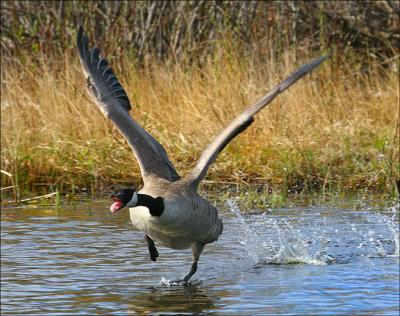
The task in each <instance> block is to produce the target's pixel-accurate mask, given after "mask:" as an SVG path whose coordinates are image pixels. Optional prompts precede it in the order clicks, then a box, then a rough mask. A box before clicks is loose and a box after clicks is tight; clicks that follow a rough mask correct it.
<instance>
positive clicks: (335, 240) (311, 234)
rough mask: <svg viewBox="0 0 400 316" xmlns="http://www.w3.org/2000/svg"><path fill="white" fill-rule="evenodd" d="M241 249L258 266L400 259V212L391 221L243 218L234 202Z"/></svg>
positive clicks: (355, 215)
mask: <svg viewBox="0 0 400 316" xmlns="http://www.w3.org/2000/svg"><path fill="white" fill-rule="evenodd" d="M226 204H227V206H228V208H229V210H230V211H231V213H232V214H234V216H235V223H236V224H235V227H236V228H235V229H238V232H237V234H236V236H237V238H238V240H237V241H238V243H240V244H241V245H243V248H244V250H245V252H246V253H247V255H248V256H250V257H251V258H252V259H253V260H254V261H255V262H257V263H269V264H290V263H307V264H313V265H324V264H331V263H348V262H351V261H354V260H356V259H359V258H361V257H364V258H376V257H380V258H382V257H398V256H399V228H398V222H397V224H396V218H397V216H398V212H399V210H398V207H393V208H392V209H391V216H387V215H384V214H381V213H377V212H372V211H370V210H367V211H355V212H351V211H350V212H349V211H343V210H340V209H337V208H336V209H334V210H333V211H332V209H328V208H325V209H323V208H310V209H307V210H306V211H303V213H301V212H300V214H296V215H294V216H293V214H291V216H287V215H288V214H282V215H280V216H277V215H272V214H271V212H269V213H264V214H260V215H243V214H242V212H241V211H240V208H239V206H238V205H237V202H236V200H235V199H234V198H232V199H229V200H227V201H226Z"/></svg>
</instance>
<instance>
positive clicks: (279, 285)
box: [1, 200, 399, 315]
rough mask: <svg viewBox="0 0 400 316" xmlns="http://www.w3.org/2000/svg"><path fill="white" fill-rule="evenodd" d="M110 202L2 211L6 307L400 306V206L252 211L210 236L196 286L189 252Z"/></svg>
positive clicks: (318, 309) (231, 216) (162, 310)
mask: <svg viewBox="0 0 400 316" xmlns="http://www.w3.org/2000/svg"><path fill="white" fill-rule="evenodd" d="M107 206H108V203H106V204H102V203H97V204H90V205H82V206H79V207H77V208H75V209H74V208H62V209H40V210H39V209H8V210H4V209H3V210H2V213H1V216H2V230H1V237H2V246H1V266H2V270H1V281H2V284H1V303H2V314H13V315H15V314H23V313H26V314H42V315H43V314H51V315H55V314H71V313H72V314H84V315H87V314H123V315H126V314H128V315H136V314H137V315H143V314H168V315H173V314H180V315H182V314H190V315H191V314H196V315H201V314H208V313H218V314H224V315H238V314H242V315H244V314H247V315H265V314H287V313H290V314H328V315H331V314H349V313H350V314H351V313H353V314H354V313H364V314H388V315H391V314H397V313H398V311H399V303H398V294H399V284H398V278H399V269H398V265H399V241H398V237H399V228H398V207H391V208H387V209H385V210H380V211H378V210H374V209H371V208H364V209H359V210H354V209H352V208H341V209H340V208H332V207H308V208H306V207H297V208H288V209H276V210H270V211H269V212H267V213H266V214H253V215H246V216H244V215H242V213H241V212H240V209H239V207H238V206H237V205H236V202H235V201H234V200H229V201H228V202H227V204H226V210H225V211H224V212H223V218H224V233H223V235H222V236H221V238H220V240H218V242H217V243H214V244H211V245H207V246H206V249H205V252H204V254H203V255H202V257H201V258H200V264H199V270H198V272H197V274H196V275H195V276H194V277H193V282H192V284H191V285H190V286H187V287H168V286H166V285H164V284H163V283H162V282H161V281H162V280H170V279H176V278H179V277H182V276H183V275H185V274H186V272H187V270H188V269H189V268H190V260H191V255H190V250H187V251H173V250H170V249H166V248H162V247H159V252H160V258H159V260H158V261H157V263H153V262H151V261H150V260H149V258H148V253H147V247H146V246H145V243H144V239H143V233H141V232H138V231H135V230H134V229H133V228H132V226H131V224H130V222H129V215H128V214H127V212H126V213H118V214H117V215H111V214H109V212H108V211H107V209H108V208H107Z"/></svg>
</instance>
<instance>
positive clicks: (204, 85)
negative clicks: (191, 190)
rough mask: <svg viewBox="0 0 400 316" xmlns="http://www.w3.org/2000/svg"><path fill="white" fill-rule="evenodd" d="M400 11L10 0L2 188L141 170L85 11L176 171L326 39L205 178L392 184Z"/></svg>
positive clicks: (387, 187)
mask: <svg viewBox="0 0 400 316" xmlns="http://www.w3.org/2000/svg"><path fill="white" fill-rule="evenodd" d="M398 14H399V2H395V1H370V2H365V1H348V2H347V1H343V2H338V1H246V2H242V1H230V2H221V1H182V2H161V1H158V2H156V1H149V2H128V1H119V2H99V1H90V2H85V1H82V2H81V1H61V2H46V1H7V2H6V1H3V2H2V3H1V29H2V32H1V52H2V54H1V62H2V67H1V69H2V70H1V132H2V133H1V145H2V152H1V170H2V173H1V186H2V188H3V190H2V194H3V193H6V194H7V193H11V192H13V194H14V195H15V196H16V198H17V199H18V197H19V196H20V195H21V194H22V195H23V194H25V193H26V192H35V193H48V192H55V191H57V192H62V193H65V192H73V193H74V192H80V191H85V192H90V193H92V194H95V193H97V192H103V191H104V190H105V189H106V188H107V187H108V186H109V185H110V184H115V183H118V184H132V183H135V184H138V183H140V181H141V179H140V173H139V169H138V166H137V163H136V161H135V158H134V157H133V155H132V154H131V152H130V149H129V147H128V146H127V144H126V143H125V141H124V139H123V138H122V136H121V135H120V134H119V132H118V131H117V130H116V129H115V128H114V127H113V126H112V124H111V123H110V122H108V121H107V120H106V119H104V118H103V116H102V115H101V113H100V112H99V111H98V109H97V108H96V106H95V105H94V104H93V103H92V102H91V100H90V99H89V97H88V95H87V93H86V90H85V87H84V86H85V85H84V77H83V74H82V72H81V70H80V65H79V62H78V59H77V56H76V53H75V38H76V32H77V28H78V25H80V24H82V25H83V26H84V28H85V30H86V31H87V32H88V34H89V37H90V40H91V43H92V44H96V45H98V46H99V47H100V48H101V49H102V52H103V54H105V55H106V56H107V57H108V59H109V61H110V64H111V66H112V67H113V69H114V71H115V72H116V74H117V76H118V77H119V79H120V80H121V82H122V83H123V84H124V86H125V87H126V91H127V92H128V95H129V97H130V100H131V102H132V104H133V110H132V111H131V114H132V115H133V116H134V117H135V119H136V120H137V121H138V122H139V123H140V124H141V125H142V126H143V127H145V128H146V129H147V130H148V131H149V132H150V133H151V134H152V135H153V136H155V137H156V138H157V139H158V140H159V141H160V142H161V143H162V144H163V145H164V147H165V148H166V150H167V152H168V153H169V155H170V157H171V160H172V161H173V162H174V163H175V165H176V167H177V169H178V171H180V172H181V173H182V174H185V173H186V172H188V171H189V170H190V169H191V168H192V167H193V166H194V164H195V161H196V160H197V158H198V157H199V155H200V153H201V152H202V150H203V149H204V148H205V146H206V145H207V144H208V142H209V141H210V140H211V138H212V137H213V135H215V134H216V133H217V132H218V131H219V130H220V129H221V128H222V127H223V126H224V125H225V124H227V123H228V122H229V121H230V120H231V119H232V118H233V117H234V116H235V115H236V114H237V113H238V112H239V111H241V110H243V109H244V108H245V107H247V106H248V105H250V104H251V103H253V102H254V101H256V100H257V99H258V98H259V97H261V96H262V95H263V94H265V93H266V92H267V91H268V90H269V89H271V88H273V86H274V85H275V84H277V83H278V82H279V80H281V79H283V78H284V77H285V76H287V75H289V74H290V73H291V72H292V71H293V70H295V69H296V68H297V67H298V66H300V65H301V64H303V63H305V62H307V61H308V60H309V59H311V58H314V57H317V56H319V55H321V54H326V53H329V54H330V56H331V58H330V59H329V60H328V61H327V62H326V63H325V64H324V65H323V66H322V67H320V68H319V69H317V70H315V71H314V73H313V74H311V75H309V76H307V77H306V78H305V79H302V80H301V81H300V82H299V83H297V84H296V85H295V86H294V87H292V88H290V90H289V91H287V92H285V93H284V94H283V95H282V96H280V97H279V98H278V99H277V100H276V101H274V103H273V104H271V106H270V107H269V108H268V109H265V110H264V111H263V112H262V113H260V114H259V115H258V116H257V118H256V123H255V124H253V125H252V126H251V127H250V128H249V129H248V130H247V131H246V132H245V133H243V134H242V135H240V136H239V137H237V138H236V139H235V140H234V141H233V142H232V143H231V144H230V145H229V146H228V147H227V148H226V149H225V150H224V151H223V152H222V153H221V155H220V157H219V158H218V160H217V162H216V163H215V164H214V165H213V167H212V168H211V170H210V172H209V174H208V177H207V181H208V182H209V183H220V184H221V183H227V184H229V183H244V184H255V183H256V184H258V185H261V186H263V187H264V188H266V190H267V191H268V192H283V193H287V192H288V191H290V192H302V193H309V192H344V193H350V192H357V191H360V190H363V191H365V190H370V191H374V192H379V193H386V194H395V191H396V185H395V183H396V180H398V179H399V146H398V145H399V104H398V102H399V95H398V88H399V80H398V78H399V77H398V76H399V55H398V47H399V15H398ZM7 188H8V189H7Z"/></svg>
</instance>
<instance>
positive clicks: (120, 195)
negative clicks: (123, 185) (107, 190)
mask: <svg viewBox="0 0 400 316" xmlns="http://www.w3.org/2000/svg"><path fill="white" fill-rule="evenodd" d="M111 198H112V199H113V200H114V203H113V204H112V205H111V206H110V211H111V213H115V212H117V211H119V210H120V209H122V208H124V207H134V206H136V203H137V201H138V196H137V192H136V190H134V189H119V190H117V191H115V192H114V193H113V194H111Z"/></svg>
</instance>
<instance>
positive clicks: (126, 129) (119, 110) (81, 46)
mask: <svg viewBox="0 0 400 316" xmlns="http://www.w3.org/2000/svg"><path fill="white" fill-rule="evenodd" d="M77 51H78V55H79V59H80V61H81V65H82V68H83V71H84V73H85V78H86V85H87V88H88V90H89V92H90V94H91V95H92V97H93V98H94V100H95V102H96V104H97V106H98V107H99V109H100V110H101V112H102V113H103V114H104V115H105V116H106V117H107V118H108V119H110V120H111V121H112V122H113V123H114V124H115V125H116V126H117V127H118V129H119V131H120V132H121V133H122V135H123V136H124V137H125V139H126V140H127V141H128V143H129V145H130V146H131V148H132V150H133V152H134V154H135V156H136V158H137V160H138V162H139V165H140V170H141V173H142V177H143V180H144V182H145V183H146V182H147V181H153V179H154V177H156V178H157V177H158V178H161V179H165V180H167V181H177V180H179V179H180V176H179V174H178V173H177V172H176V170H175V168H174V166H173V164H172V163H171V161H170V160H169V158H168V155H167V153H166V152H165V149H164V148H163V147H162V145H161V144H160V143H159V142H157V140H155V139H154V138H153V137H152V136H151V135H150V134H149V133H148V132H146V131H145V130H144V129H143V128H142V127H141V126H140V125H139V124H138V123H136V122H135V121H134V120H133V119H132V117H131V116H130V115H129V113H128V111H129V110H130V109H131V103H130V102H129V98H128V95H127V94H126V91H125V89H124V88H123V86H122V85H121V83H120V82H119V81H118V79H117V77H116V76H115V74H114V72H113V70H112V69H111V67H109V66H108V61H107V60H106V59H105V58H101V57H100V49H99V48H97V47H93V48H89V39H88V37H87V36H86V35H85V34H84V31H83V28H82V27H80V28H79V30H78V34H77Z"/></svg>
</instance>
